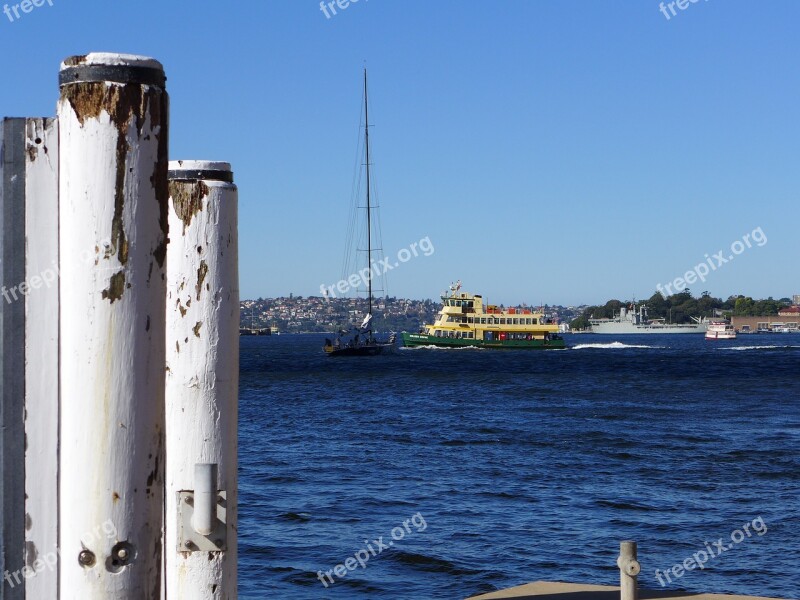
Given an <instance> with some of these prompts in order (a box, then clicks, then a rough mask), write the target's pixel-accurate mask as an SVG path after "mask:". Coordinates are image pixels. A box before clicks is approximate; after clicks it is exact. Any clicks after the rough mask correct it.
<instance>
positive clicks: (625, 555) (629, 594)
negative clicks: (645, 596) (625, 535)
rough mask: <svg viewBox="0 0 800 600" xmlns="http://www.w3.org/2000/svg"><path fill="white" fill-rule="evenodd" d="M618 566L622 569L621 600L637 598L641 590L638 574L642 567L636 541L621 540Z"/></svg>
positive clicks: (634, 599)
mask: <svg viewBox="0 0 800 600" xmlns="http://www.w3.org/2000/svg"><path fill="white" fill-rule="evenodd" d="M617 566H618V567H619V571H620V587H619V592H620V600H637V598H638V597H639V590H638V587H637V582H636V576H637V575H639V572H640V571H641V570H642V567H641V565H640V564H639V561H638V560H637V556H636V542H631V541H625V542H620V544H619V558H617Z"/></svg>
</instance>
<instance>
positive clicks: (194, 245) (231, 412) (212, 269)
mask: <svg viewBox="0 0 800 600" xmlns="http://www.w3.org/2000/svg"><path fill="white" fill-rule="evenodd" d="M169 177H170V210H169V227H170V245H169V251H168V252H167V311H166V314H167V343H166V345H167V379H166V410H167V421H166V422H167V484H166V495H167V497H166V521H167V527H166V542H165V549H166V575H165V576H166V580H167V582H166V593H167V598H170V599H175V600H206V599H220V600H221V599H226V600H227V599H232V598H236V569H237V542H236V509H237V453H236V447H237V420H238V384H239V275H238V236H237V218H238V217H237V190H236V186H235V185H234V184H233V173H232V172H231V170H230V165H228V164H227V163H218V162H208V161H175V162H170V175H169ZM214 508H215V509H216V510H214ZM210 513H211V514H210Z"/></svg>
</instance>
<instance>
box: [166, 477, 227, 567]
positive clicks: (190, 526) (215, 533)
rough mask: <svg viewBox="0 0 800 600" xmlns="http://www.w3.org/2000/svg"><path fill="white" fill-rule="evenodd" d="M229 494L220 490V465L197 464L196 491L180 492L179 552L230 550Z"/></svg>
mask: <svg viewBox="0 0 800 600" xmlns="http://www.w3.org/2000/svg"><path fill="white" fill-rule="evenodd" d="M226 500H227V495H226V493H225V492H224V491H218V490H217V465H216V464H196V465H195V466H194V491H180V492H178V551H179V552H224V551H225V550H227V549H228V546H227V541H228V535H227V532H228V523H227V518H226V517H227V510H226Z"/></svg>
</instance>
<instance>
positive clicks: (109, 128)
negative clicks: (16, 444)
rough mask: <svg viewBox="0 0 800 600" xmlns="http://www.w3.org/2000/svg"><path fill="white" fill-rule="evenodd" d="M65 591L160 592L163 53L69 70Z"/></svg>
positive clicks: (84, 599) (85, 59)
mask: <svg viewBox="0 0 800 600" xmlns="http://www.w3.org/2000/svg"><path fill="white" fill-rule="evenodd" d="M59 80H60V86H61V97H60V99H59V102H58V120H59V135H60V145H61V152H60V160H59V164H60V184H59V192H60V210H59V217H60V261H61V286H60V294H61V298H60V300H61V398H62V406H63V410H62V413H61V478H60V481H61V487H60V494H61V497H60V507H61V514H60V544H61V567H60V581H59V586H60V590H61V599H62V600H69V599H72V598H75V599H80V600H93V599H101V598H102V599H107V598H114V599H115V600H134V599H136V600H142V599H146V600H155V599H158V598H160V596H161V581H160V576H161V557H162V527H163V514H162V513H163V481H164V476H163V472H164V358H165V356H164V354H165V351H164V315H165V296H166V282H165V267H166V265H165V264H164V263H165V256H166V244H167V197H168V188H167V185H168V184H167V169H168V156H167V148H168V143H167V142H168V140H167V134H168V114H167V113H168V98H167V94H166V91H165V89H164V83H165V77H164V72H163V68H162V66H161V64H160V63H158V62H157V61H155V60H152V59H148V58H144V57H137V56H130V55H120V54H89V55H87V56H79V57H72V58H70V59H67V60H66V61H65V62H64V63H62V65H61V72H60V74H59Z"/></svg>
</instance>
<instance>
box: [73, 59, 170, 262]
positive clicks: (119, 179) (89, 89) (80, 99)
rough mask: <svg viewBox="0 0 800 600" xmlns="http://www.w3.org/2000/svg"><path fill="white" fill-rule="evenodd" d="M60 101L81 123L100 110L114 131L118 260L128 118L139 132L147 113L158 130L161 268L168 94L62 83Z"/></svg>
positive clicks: (122, 244)
mask: <svg viewBox="0 0 800 600" xmlns="http://www.w3.org/2000/svg"><path fill="white" fill-rule="evenodd" d="M85 59H86V57H85V56H84V57H80V56H78V57H72V58H69V59H67V61H65V64H66V65H67V66H75V65H77V64H80V63H82V62H85ZM61 99H62V100H63V101H67V102H69V104H70V106H71V107H72V110H73V112H74V113H75V117H76V118H77V119H78V122H79V123H80V124H81V126H83V125H84V124H85V123H86V121H87V120H88V119H98V118H99V117H100V114H101V113H102V112H103V111H105V112H106V113H107V114H108V115H109V117H110V119H111V121H112V122H113V123H114V125H115V126H116V127H117V130H118V139H117V173H116V182H115V183H116V189H115V196H114V217H113V220H112V234H111V237H112V243H113V250H112V251H114V252H116V253H117V256H118V258H119V261H120V262H121V263H122V264H125V263H126V262H127V260H128V241H127V239H126V236H125V230H124V227H123V222H122V214H123V209H124V206H125V175H126V167H125V163H126V159H127V157H128V152H129V150H130V146H129V144H128V141H127V137H128V129H129V128H130V125H131V122H132V121H133V120H134V119H135V120H136V129H137V131H138V133H139V136H141V135H142V128H143V127H144V123H145V121H146V119H147V116H148V115H149V117H150V126H151V127H152V128H153V129H158V130H159V133H157V134H155V135H156V137H157V139H158V151H157V160H156V163H155V166H154V172H153V175H152V177H151V178H150V180H151V182H152V185H153V190H154V192H155V195H156V201H157V202H158V203H159V226H160V227H161V231H162V234H163V237H162V238H161V240H160V241H159V242H158V245H157V246H156V248H155V249H154V250H153V255H154V257H155V259H156V262H158V265H159V267H163V266H164V259H165V258H166V254H167V243H168V237H167V236H168V233H169V230H168V190H167V173H168V169H169V164H168V154H167V142H168V138H167V123H166V120H167V111H168V97H167V94H166V92H165V91H164V90H162V89H161V88H158V87H154V86H142V85H140V84H134V83H128V84H118V83H106V82H78V83H71V84H67V85H64V86H62V88H61Z"/></svg>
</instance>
